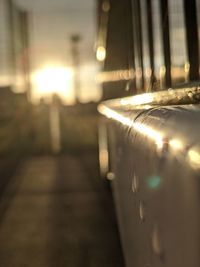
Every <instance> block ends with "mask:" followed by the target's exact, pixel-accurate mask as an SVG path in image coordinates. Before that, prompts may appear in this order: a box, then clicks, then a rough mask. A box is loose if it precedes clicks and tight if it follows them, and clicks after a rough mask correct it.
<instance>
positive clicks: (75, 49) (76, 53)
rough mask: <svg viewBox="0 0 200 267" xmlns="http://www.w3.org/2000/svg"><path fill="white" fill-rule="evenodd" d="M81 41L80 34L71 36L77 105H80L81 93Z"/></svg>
mask: <svg viewBox="0 0 200 267" xmlns="http://www.w3.org/2000/svg"><path fill="white" fill-rule="evenodd" d="M80 41H81V36H80V35H79V34H73V35H71V55H72V62H73V71H74V93H75V101H76V104H77V103H79V93H80V50H79V44H80Z"/></svg>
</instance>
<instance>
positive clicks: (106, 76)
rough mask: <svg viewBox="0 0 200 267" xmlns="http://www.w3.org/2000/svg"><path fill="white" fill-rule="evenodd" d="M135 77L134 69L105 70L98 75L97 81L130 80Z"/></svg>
mask: <svg viewBox="0 0 200 267" xmlns="http://www.w3.org/2000/svg"><path fill="white" fill-rule="evenodd" d="M134 77H135V72H134V70H133V69H130V70H114V71H104V72H101V73H99V74H98V75H97V77H96V81H97V82H98V83H108V82H117V81H129V80H132V79H134Z"/></svg>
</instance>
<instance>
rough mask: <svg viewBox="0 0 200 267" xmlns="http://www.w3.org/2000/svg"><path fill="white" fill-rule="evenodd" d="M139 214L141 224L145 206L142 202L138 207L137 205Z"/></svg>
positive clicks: (143, 218)
mask: <svg viewBox="0 0 200 267" xmlns="http://www.w3.org/2000/svg"><path fill="white" fill-rule="evenodd" d="M139 214H140V219H141V221H142V222H144V221H145V204H144V202H142V201H141V202H140V205H139Z"/></svg>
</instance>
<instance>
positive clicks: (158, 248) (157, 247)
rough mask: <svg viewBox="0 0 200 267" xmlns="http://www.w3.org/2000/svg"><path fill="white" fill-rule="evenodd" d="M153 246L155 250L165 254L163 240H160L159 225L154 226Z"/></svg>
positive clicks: (159, 253)
mask: <svg viewBox="0 0 200 267" xmlns="http://www.w3.org/2000/svg"><path fill="white" fill-rule="evenodd" d="M152 248H153V252H154V253H155V254H156V255H158V256H161V255H162V254H163V250H162V245H161V240H160V233H159V231H158V227H157V225H155V226H154V229H153V233H152Z"/></svg>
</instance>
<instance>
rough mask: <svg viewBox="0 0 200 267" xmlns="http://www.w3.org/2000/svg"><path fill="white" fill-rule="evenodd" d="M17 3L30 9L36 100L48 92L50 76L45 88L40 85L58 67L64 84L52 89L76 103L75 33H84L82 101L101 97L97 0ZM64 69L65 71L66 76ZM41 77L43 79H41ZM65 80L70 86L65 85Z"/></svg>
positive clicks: (81, 45)
mask: <svg viewBox="0 0 200 267" xmlns="http://www.w3.org/2000/svg"><path fill="white" fill-rule="evenodd" d="M16 3H17V5H18V6H20V7H21V9H25V10H27V11H28V12H29V16H30V55H31V70H32V85H33V92H32V97H33V99H34V101H37V100H38V99H39V98H40V97H41V95H40V93H42V94H44V92H47V91H48V86H49V83H52V82H51V79H50V78H49V79H48V81H47V83H46V84H47V86H46V88H43V90H42V88H41V87H44V86H45V81H44V80H46V76H48V74H49V73H52V74H53V70H55V73H57V74H58V75H57V76H58V79H60V80H62V73H63V84H62V83H61V82H60V83H59V84H60V88H57V89H56V88H54V89H52V88H51V89H49V90H52V91H53V90H58V92H60V93H61V94H62V97H63V99H64V102H65V103H68V104H72V103H73V101H74V90H73V65H72V56H71V45H70V36H71V35H72V34H79V35H80V36H81V42H80V48H79V51H80V71H79V73H80V80H81V83H80V84H81V86H80V92H79V99H80V100H81V101H82V102H87V101H93V100H94V101H95V100H98V99H99V98H100V96H101V90H100V88H99V86H98V85H97V84H96V82H95V76H96V73H97V72H98V65H97V63H96V59H95V52H94V43H95V37H96V13H95V12H96V7H95V3H96V1H95V0H84V1H81V0H34V1H33V0H16ZM59 69H60V74H59V71H58V70H59ZM64 71H66V76H65V75H64ZM43 74H44V75H43ZM42 75H43V76H42ZM45 75H46V76H45ZM40 77H41V80H42V82H40ZM66 77H68V78H67V79H68V80H66ZM66 83H67V84H68V85H67V87H66V88H65V86H66ZM54 84H55V77H54ZM61 87H62V88H61Z"/></svg>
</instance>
